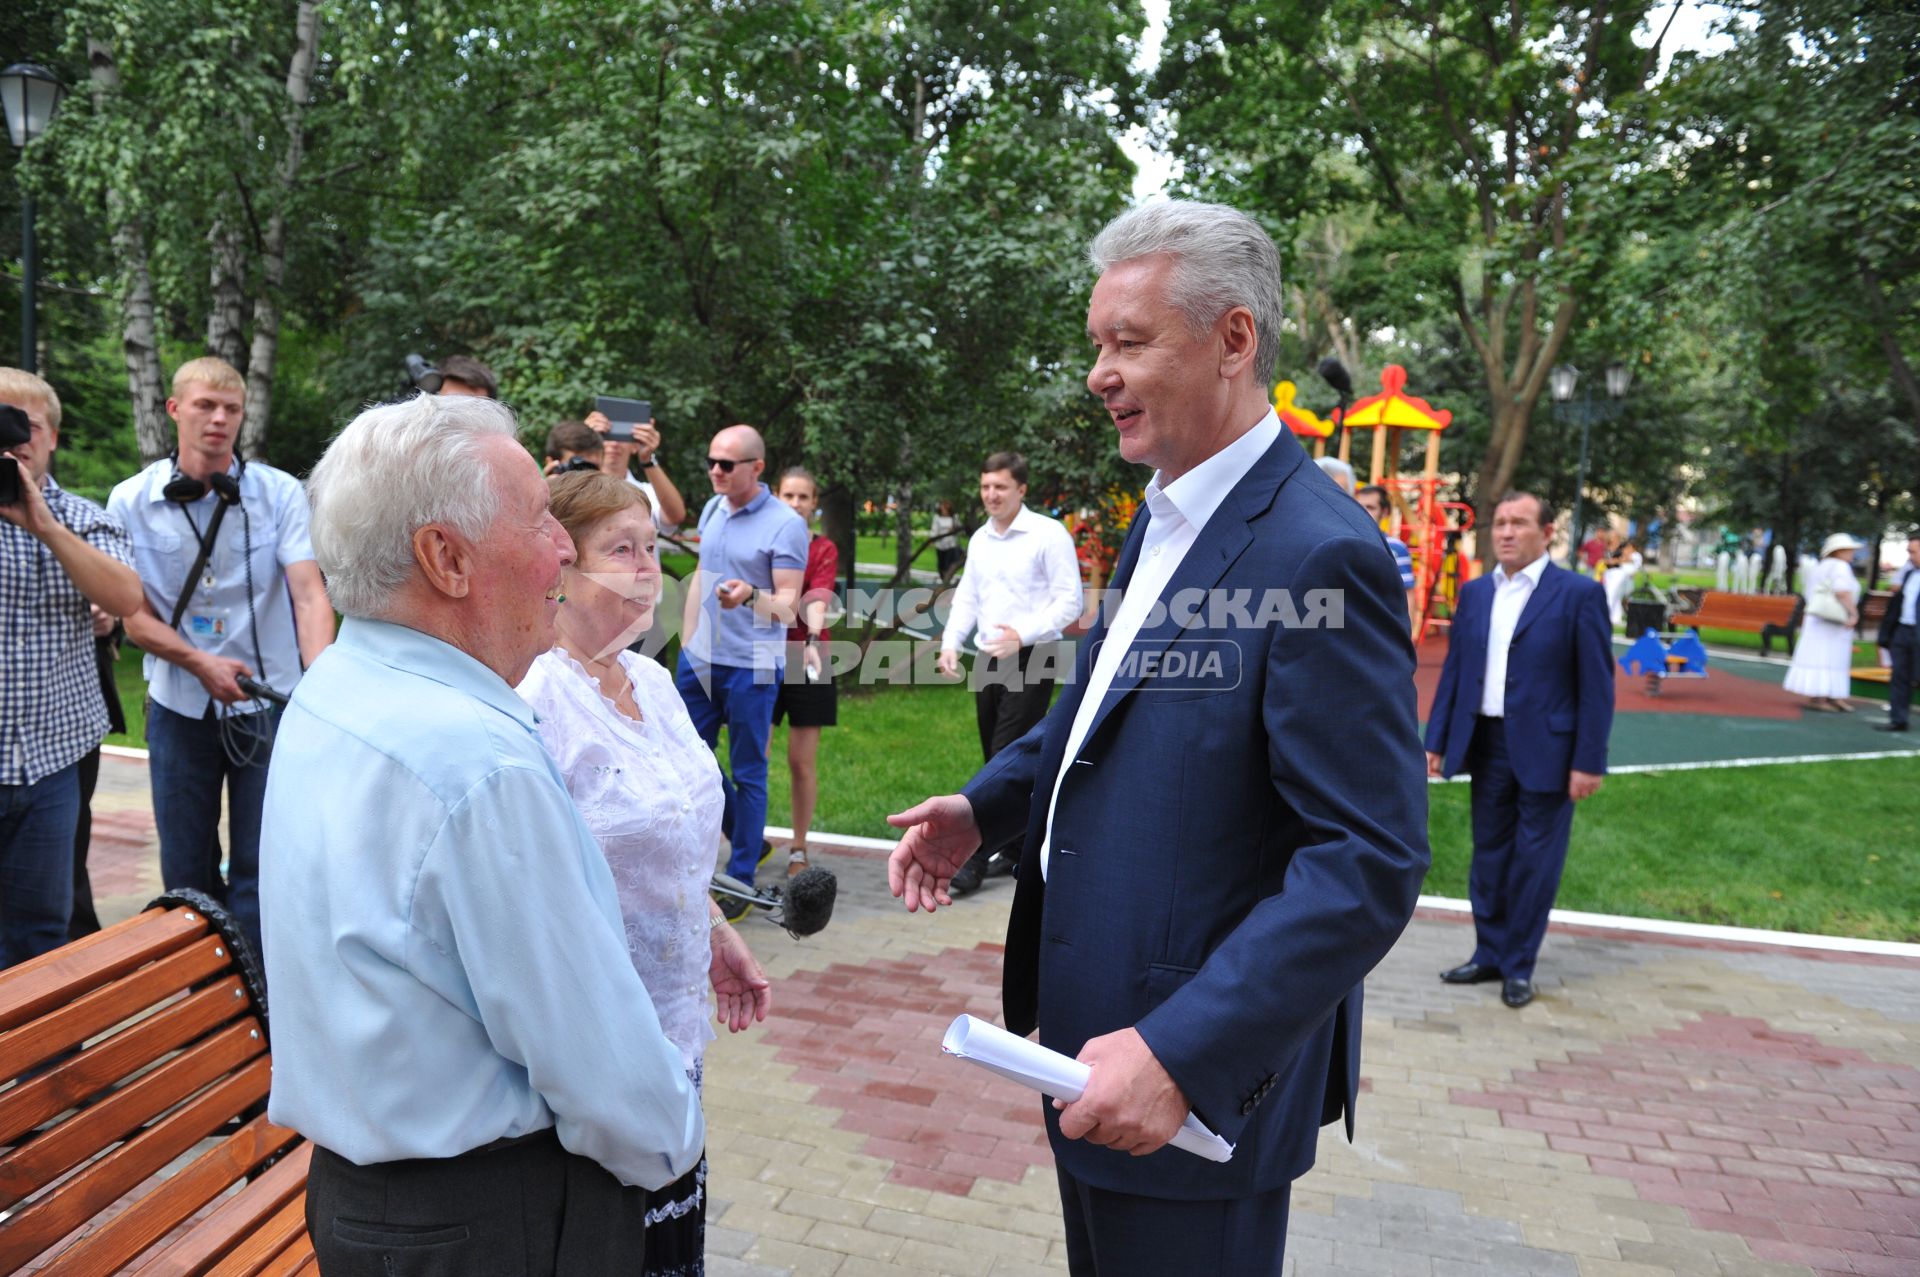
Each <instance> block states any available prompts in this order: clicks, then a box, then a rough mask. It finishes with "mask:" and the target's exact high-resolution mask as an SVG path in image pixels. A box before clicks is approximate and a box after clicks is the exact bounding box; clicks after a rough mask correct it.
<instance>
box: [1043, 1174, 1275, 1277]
mask: <svg viewBox="0 0 1920 1277" xmlns="http://www.w3.org/2000/svg"><path fill="white" fill-rule="evenodd" d="M1055 1174H1056V1175H1058V1176H1059V1178H1060V1207H1061V1214H1062V1217H1063V1221H1062V1222H1063V1223H1064V1224H1065V1225H1066V1231H1067V1267H1068V1269H1069V1270H1070V1271H1071V1272H1072V1273H1073V1277H1166V1275H1167V1274H1170V1273H1204V1274H1208V1275H1209V1277H1280V1261H1281V1259H1282V1257H1283V1256H1284V1255H1285V1253H1286V1249H1287V1198H1288V1196H1289V1194H1290V1193H1291V1192H1292V1188H1291V1186H1289V1187H1287V1188H1278V1189H1275V1190H1274V1191H1272V1192H1270V1193H1257V1194H1255V1195H1254V1196H1252V1197H1234V1198H1228V1199H1226V1200H1223V1201H1204V1202H1176V1201H1169V1200H1167V1199H1166V1198H1161V1197H1136V1196H1134V1195H1133V1194H1131V1193H1116V1192H1113V1191H1112V1190H1110V1189H1105V1188H1094V1187H1092V1186H1091V1185H1088V1184H1086V1183H1083V1182H1082V1181H1080V1180H1078V1179H1075V1178H1074V1177H1073V1176H1072V1175H1069V1174H1068V1173H1067V1172H1066V1171H1063V1170H1057V1169H1056V1171H1055Z"/></svg>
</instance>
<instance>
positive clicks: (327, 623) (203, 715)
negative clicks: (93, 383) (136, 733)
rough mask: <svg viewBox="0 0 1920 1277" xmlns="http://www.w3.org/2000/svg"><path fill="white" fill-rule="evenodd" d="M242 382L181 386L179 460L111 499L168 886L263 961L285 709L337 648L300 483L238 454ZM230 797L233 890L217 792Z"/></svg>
mask: <svg viewBox="0 0 1920 1277" xmlns="http://www.w3.org/2000/svg"><path fill="white" fill-rule="evenodd" d="M245 408H246V383H245V382H244V381H242V380H241V377H240V374H239V373H238V372H237V371H235V370H234V368H233V367H232V365H230V364H228V363H226V362H225V361H223V360H219V359H213V358H205V359H195V360H192V361H191V362H189V363H186V364H183V365H181V367H180V369H179V370H178V371H177V372H175V373H174V375H173V397H172V398H170V399H168V400H167V415H168V416H170V417H172V418H173V421H174V424H175V425H176V426H177V427H178V428H179V445H178V447H177V448H175V450H174V453H173V455H172V456H170V457H168V458H166V459H164V460H161V461H156V462H154V463H153V464H152V465H150V466H148V467H147V468H146V469H145V470H142V471H141V472H140V473H139V474H136V475H134V476H133V477H132V478H131V479H128V480H126V481H125V482H124V483H122V484H120V485H119V486H118V487H116V488H115V489H114V490H113V495H112V496H111V497H110V498H109V499H108V501H107V509H108V510H109V511H110V512H111V513H113V514H114V515H116V516H118V517H119V519H120V521H121V522H122V523H124V524H125V525H126V528H127V532H128V534H129V535H130V536H131V537H132V538H133V561H134V567H135V568H136V569H137V570H138V571H139V573H140V583H141V585H142V586H143V587H144V590H145V598H144V599H143V601H142V604H141V607H140V608H139V610H138V611H136V612H135V613H134V614H133V615H131V616H129V617H127V637H129V638H130V639H132V640H133V641H134V642H135V643H137V644H139V646H140V648H141V649H142V650H143V651H145V652H146V654H147V659H146V675H147V745H148V747H149V749H150V750H151V757H150V759H149V762H148V774H149V775H150V777H151V778H152V782H153V819H154V824H155V825H156V826H157V827H158V829H159V833H160V873H161V878H162V880H163V882H164V883H165V885H166V887H167V889H168V890H170V891H171V890H176V889H179V888H189V887H190V888H193V889H194V890H197V891H204V892H206V893H207V894H208V895H210V896H212V897H213V898H214V899H215V900H219V901H221V902H223V903H224V904H225V905H226V906H227V908H228V910H229V911H231V912H232V914H233V915H234V919H235V921H237V922H238V923H239V924H240V927H241V929H242V930H243V931H245V932H246V934H247V938H248V940H250V941H251V942H252V944H253V951H254V956H255V958H256V959H257V958H259V956H260V901H259V882H260V808H261V802H262V800H263V799H264V797H265V795H266V786H267V763H268V761H269V760H270V759H271V757H272V753H273V733H274V728H275V726H276V725H277V723H278V721H279V710H278V708H277V706H278V705H280V704H284V703H285V698H286V697H287V696H288V695H289V694H290V693H292V691H293V688H294V685H295V684H296V683H298V682H299V681H300V675H301V672H302V671H303V670H304V669H305V668H306V667H307V666H308V665H311V664H312V663H313V661H314V659H315V658H316V657H318V656H319V655H320V653H321V652H322V651H324V650H325V649H326V646H327V645H328V644H329V643H331V642H333V607H332V605H331V604H329V603H328V601H327V591H326V586H325V584H324V583H323V582H322V580H321V578H320V569H319V566H318V565H316V564H315V563H314V561H313V545H312V543H311V541H310V540H309V537H308V532H307V522H308V512H307V495H306V491H305V489H303V488H302V487H301V486H300V481H299V480H298V479H295V478H294V477H293V476H292V475H290V474H287V473H286V472H284V471H281V470H276V469H274V468H273V467H272V466H269V465H266V464H265V463H263V462H259V461H252V462H249V461H247V460H245V459H242V458H239V457H237V456H236V455H235V448H236V446H237V445H238V443H239V438H240V427H241V423H242V421H243V419H244V416H245ZM223 782H224V784H225V786H226V789H227V816H228V825H227V830H228V836H229V839H230V841H231V846H229V847H228V849H227V854H228V866H227V870H228V872H227V879H226V881H224V882H223V881H222V879H221V876H220V836H219V827H220V790H221V786H222V784H223Z"/></svg>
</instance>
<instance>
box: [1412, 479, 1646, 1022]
mask: <svg viewBox="0 0 1920 1277" xmlns="http://www.w3.org/2000/svg"><path fill="white" fill-rule="evenodd" d="M1492 534H1493V557H1494V560H1495V562H1496V563H1497V564H1498V566H1497V567H1495V568H1494V570H1493V571H1492V572H1491V573H1490V574H1489V575H1487V576H1483V577H1481V578H1479V579H1478V580H1474V581H1469V582H1467V585H1466V587H1465V588H1464V589H1462V590H1461V591H1460V608H1459V611H1458V612H1457V613H1456V614H1455V615H1454V618H1453V632H1452V636H1451V637H1450V639H1449V640H1448V645H1447V663H1446V665H1445V666H1444V667H1442V669H1441V671H1440V687H1439V690H1438V691H1436V692H1435V693H1434V697H1433V713H1432V715H1431V716H1430V717H1429V718H1428V720H1427V773H1428V774H1429V775H1432V776H1452V775H1454V774H1455V773H1456V772H1459V771H1460V770H1462V769H1463V768H1464V769H1465V770H1467V771H1469V772H1471V773H1472V774H1473V869H1472V871H1471V874H1470V875H1469V877H1468V880H1467V894H1468V895H1469V896H1470V897H1471V898H1472V900H1473V931H1474V940H1475V944H1474V950H1473V956H1472V957H1471V958H1469V959H1468V960H1467V961H1466V962H1464V963H1462V964H1461V965H1459V966H1457V967H1453V968H1451V969H1449V970H1446V971H1442V972H1441V973H1440V978H1441V979H1442V980H1445V981H1446V982H1447V983H1448V984H1479V983H1481V982H1482V981H1490V980H1499V981H1501V989H1500V1000H1501V1001H1503V1002H1505V1003H1506V1004H1507V1005H1508V1006H1510V1007H1514V1008H1516V1009H1518V1008H1520V1007H1523V1006H1525V1005H1527V1003H1529V1002H1531V1001H1533V964H1534V959H1535V958H1536V957H1538V956H1539V953H1540V941H1541V939H1542V938H1543V937H1545V935H1546V934H1547V914H1548V912H1549V911H1550V910H1552V908H1553V897H1554V893H1555V892H1556V891H1558V890H1559V889H1560V870H1561V868H1562V867H1563V866H1564V865H1565V864H1566V862H1567V835H1568V834H1569V833H1571V832H1572V830H1573V805H1574V804H1575V803H1577V802H1579V801H1580V800H1581V799H1583V798H1587V797H1590V796H1591V795H1593V794H1594V793H1596V792H1598V790H1599V788H1600V781H1601V779H1602V777H1604V776H1605V774H1606V770H1607V733H1608V731H1610V730H1611V729H1612V727H1613V625H1612V623H1611V622H1609V621H1608V619H1607V595H1606V591H1604V590H1602V589H1601V588H1600V586H1599V584H1598V583H1597V582H1594V581H1590V580H1588V579H1587V578H1586V577H1583V576H1578V575H1576V574H1575V573H1572V572H1568V571H1567V570H1566V569H1564V568H1558V567H1555V566H1554V565H1553V564H1552V563H1549V562H1548V561H1547V545H1548V543H1549V542H1550V541H1552V539H1553V508H1552V507H1551V506H1549V505H1548V504H1547V503H1546V501H1545V500H1543V499H1542V498H1540V497H1536V496H1534V495H1532V494H1531V493H1525V492H1514V493H1509V494H1508V495H1507V496H1506V497H1505V498H1504V499H1503V500H1502V501H1501V502H1500V504H1499V505H1498V506H1497V507H1495V509H1494V512H1493V528H1492Z"/></svg>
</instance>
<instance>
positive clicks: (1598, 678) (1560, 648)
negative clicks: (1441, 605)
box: [1427, 563, 1613, 793]
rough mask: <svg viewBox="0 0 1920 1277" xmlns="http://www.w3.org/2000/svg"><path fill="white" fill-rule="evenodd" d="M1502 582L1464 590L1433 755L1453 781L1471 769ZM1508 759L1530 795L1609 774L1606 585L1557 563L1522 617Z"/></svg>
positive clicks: (1434, 725) (1488, 578) (1444, 673)
mask: <svg viewBox="0 0 1920 1277" xmlns="http://www.w3.org/2000/svg"><path fill="white" fill-rule="evenodd" d="M1492 621H1493V574H1492V573H1488V574H1487V575H1485V576H1483V577H1479V578H1477V579H1475V580H1472V581H1469V582H1467V584H1466V586H1465V587H1464V588H1462V589H1461V591H1460V609H1459V611H1458V612H1456V613H1455V614H1454V618H1453V627H1452V634H1451V635H1450V636H1449V638H1448V640H1447V662H1446V664H1445V665H1444V666H1443V667H1442V668H1441V670H1440V687H1439V690H1438V691H1436V692H1435V693H1434V697H1433V712H1432V714H1430V715H1429V716H1428V719H1427V749H1428V750H1429V751H1431V752H1433V753H1435V754H1439V755H1441V756H1442V757H1443V759H1444V760H1445V761H1444V762H1443V763H1442V766H1441V770H1443V771H1444V772H1445V773H1446V774H1447V775H1449V776H1452V775H1454V774H1455V773H1457V772H1459V771H1460V770H1461V769H1462V768H1463V767H1464V766H1465V765H1466V761H1467V747H1468V746H1469V745H1471V744H1472V743H1473V717H1474V715H1475V714H1478V713H1479V712H1480V694H1481V693H1482V692H1483V691H1484V690H1485V689H1486V685H1487V629H1488V626H1489V625H1490V624H1491V623H1492ZM1506 720H1507V755H1508V757H1509V758H1511V759H1512V761H1513V770H1514V774H1515V775H1516V776H1518V777H1519V779H1520V787H1521V788H1522V789H1528V790H1533V791H1535V792H1538V793H1551V792H1553V791H1555V790H1561V791H1564V790H1565V789H1566V787H1567V773H1568V772H1569V771H1583V772H1591V773H1593V774H1594V775H1596V776H1599V775H1603V774H1605V772H1606V770H1607V734H1608V733H1609V732H1611V731H1612V730H1613V625H1612V622H1610V621H1609V620H1608V619H1607V593H1606V591H1605V590H1603V589H1601V588H1600V584H1599V582H1597V581H1592V580H1589V579H1588V578H1586V577H1584V576H1578V575H1576V574H1574V573H1572V572H1569V571H1567V570H1566V569H1565V568H1560V567H1555V566H1554V565H1553V564H1551V563H1549V564H1547V570H1546V571H1545V572H1542V573H1541V574H1540V584H1539V585H1537V586H1535V587H1534V591H1533V595H1532V597H1530V598H1529V599H1528V600H1527V605H1526V607H1524V608H1523V609H1521V612H1520V620H1519V622H1518V624H1516V625H1515V626H1514V627H1513V643H1512V645H1511V646H1510V647H1509V648H1508V649H1507V695H1506Z"/></svg>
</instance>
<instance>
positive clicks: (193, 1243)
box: [132, 1118, 313, 1277]
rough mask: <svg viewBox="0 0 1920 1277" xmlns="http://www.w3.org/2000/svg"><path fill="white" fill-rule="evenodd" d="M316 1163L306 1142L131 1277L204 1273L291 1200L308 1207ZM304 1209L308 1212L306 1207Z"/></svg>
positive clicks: (287, 1135) (289, 1135)
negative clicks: (309, 1175) (311, 1165)
mask: <svg viewBox="0 0 1920 1277" xmlns="http://www.w3.org/2000/svg"><path fill="white" fill-rule="evenodd" d="M256 1120H258V1121H261V1122H264V1121H265V1119H264V1118H262V1119H256ZM249 1125H251V1124H249ZM266 1129H267V1130H269V1131H272V1132H275V1133H276V1134H277V1135H278V1136H279V1137H280V1138H283V1139H295V1138H298V1137H297V1136H295V1134H294V1133H293V1132H292V1131H289V1130H287V1129H286V1128H284V1127H279V1126H268V1127H266ZM312 1161H313V1145H311V1144H308V1143H305V1142H304V1141H303V1142H302V1143H300V1144H299V1145H298V1146H296V1147H295V1148H294V1149H293V1151H292V1152H290V1153H288V1154H287V1155H286V1156H285V1157H283V1158H281V1159H280V1160H279V1161H277V1162H275V1163H274V1164H273V1165H272V1166H270V1167H268V1168H267V1169H266V1170H265V1171H262V1172H261V1173H260V1175H259V1177H258V1178H256V1179H255V1180H254V1181H253V1182H252V1183H251V1184H248V1185H247V1186H246V1187H245V1188H243V1189H241V1190H240V1191H239V1192H237V1193H235V1194H234V1195H233V1196H232V1197H229V1198H228V1199H227V1200H226V1201H224V1202H221V1203H220V1205H218V1206H217V1207H215V1208H214V1210H213V1212H212V1213H211V1214H209V1215H208V1216H207V1217H206V1218H205V1219H203V1220H201V1221H200V1222H199V1223H197V1224H195V1225H194V1226H193V1227H192V1228H191V1229H190V1230H188V1232H187V1234H186V1235H185V1236H184V1237H181V1238H179V1239H178V1240H176V1241H174V1242H173V1243H172V1244H171V1245H169V1246H168V1247H167V1248H166V1249H165V1250H163V1251H161V1252H160V1253H159V1254H157V1255H155V1256H154V1257H153V1258H151V1259H149V1260H148V1261H147V1262H146V1263H144V1264H142V1265H141V1266H140V1267H139V1268H138V1269H137V1270H136V1271H135V1272H134V1273H133V1274H132V1277H193V1275H194V1274H199V1273H204V1272H205V1271H206V1270H207V1269H208V1267H210V1266H211V1265H212V1264H213V1263H214V1262H215V1261H217V1260H218V1259H219V1258H220V1257H221V1256H223V1255H225V1254H226V1253H227V1251H228V1250H230V1249H232V1247H233V1245H234V1243H235V1242H237V1241H238V1240H239V1239H240V1238H242V1237H244V1236H246V1235H247V1234H248V1233H250V1232H252V1231H254V1230H255V1229H257V1228H259V1227H260V1225H261V1224H263V1223H264V1222H266V1221H267V1220H268V1219H271V1218H272V1217H273V1216H274V1215H275V1214H277V1213H278V1212H279V1210H280V1208H281V1207H282V1206H285V1205H286V1204H287V1203H288V1202H290V1201H296V1200H297V1201H300V1202H302V1203H304V1202H305V1200H306V1187H307V1166H308V1164H309V1163H311V1162H312ZM175 1178H178V1176H176V1177H175ZM301 1209H302V1210H303V1211H304V1210H305V1209H306V1208H305V1206H304V1205H302V1207H301Z"/></svg>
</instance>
